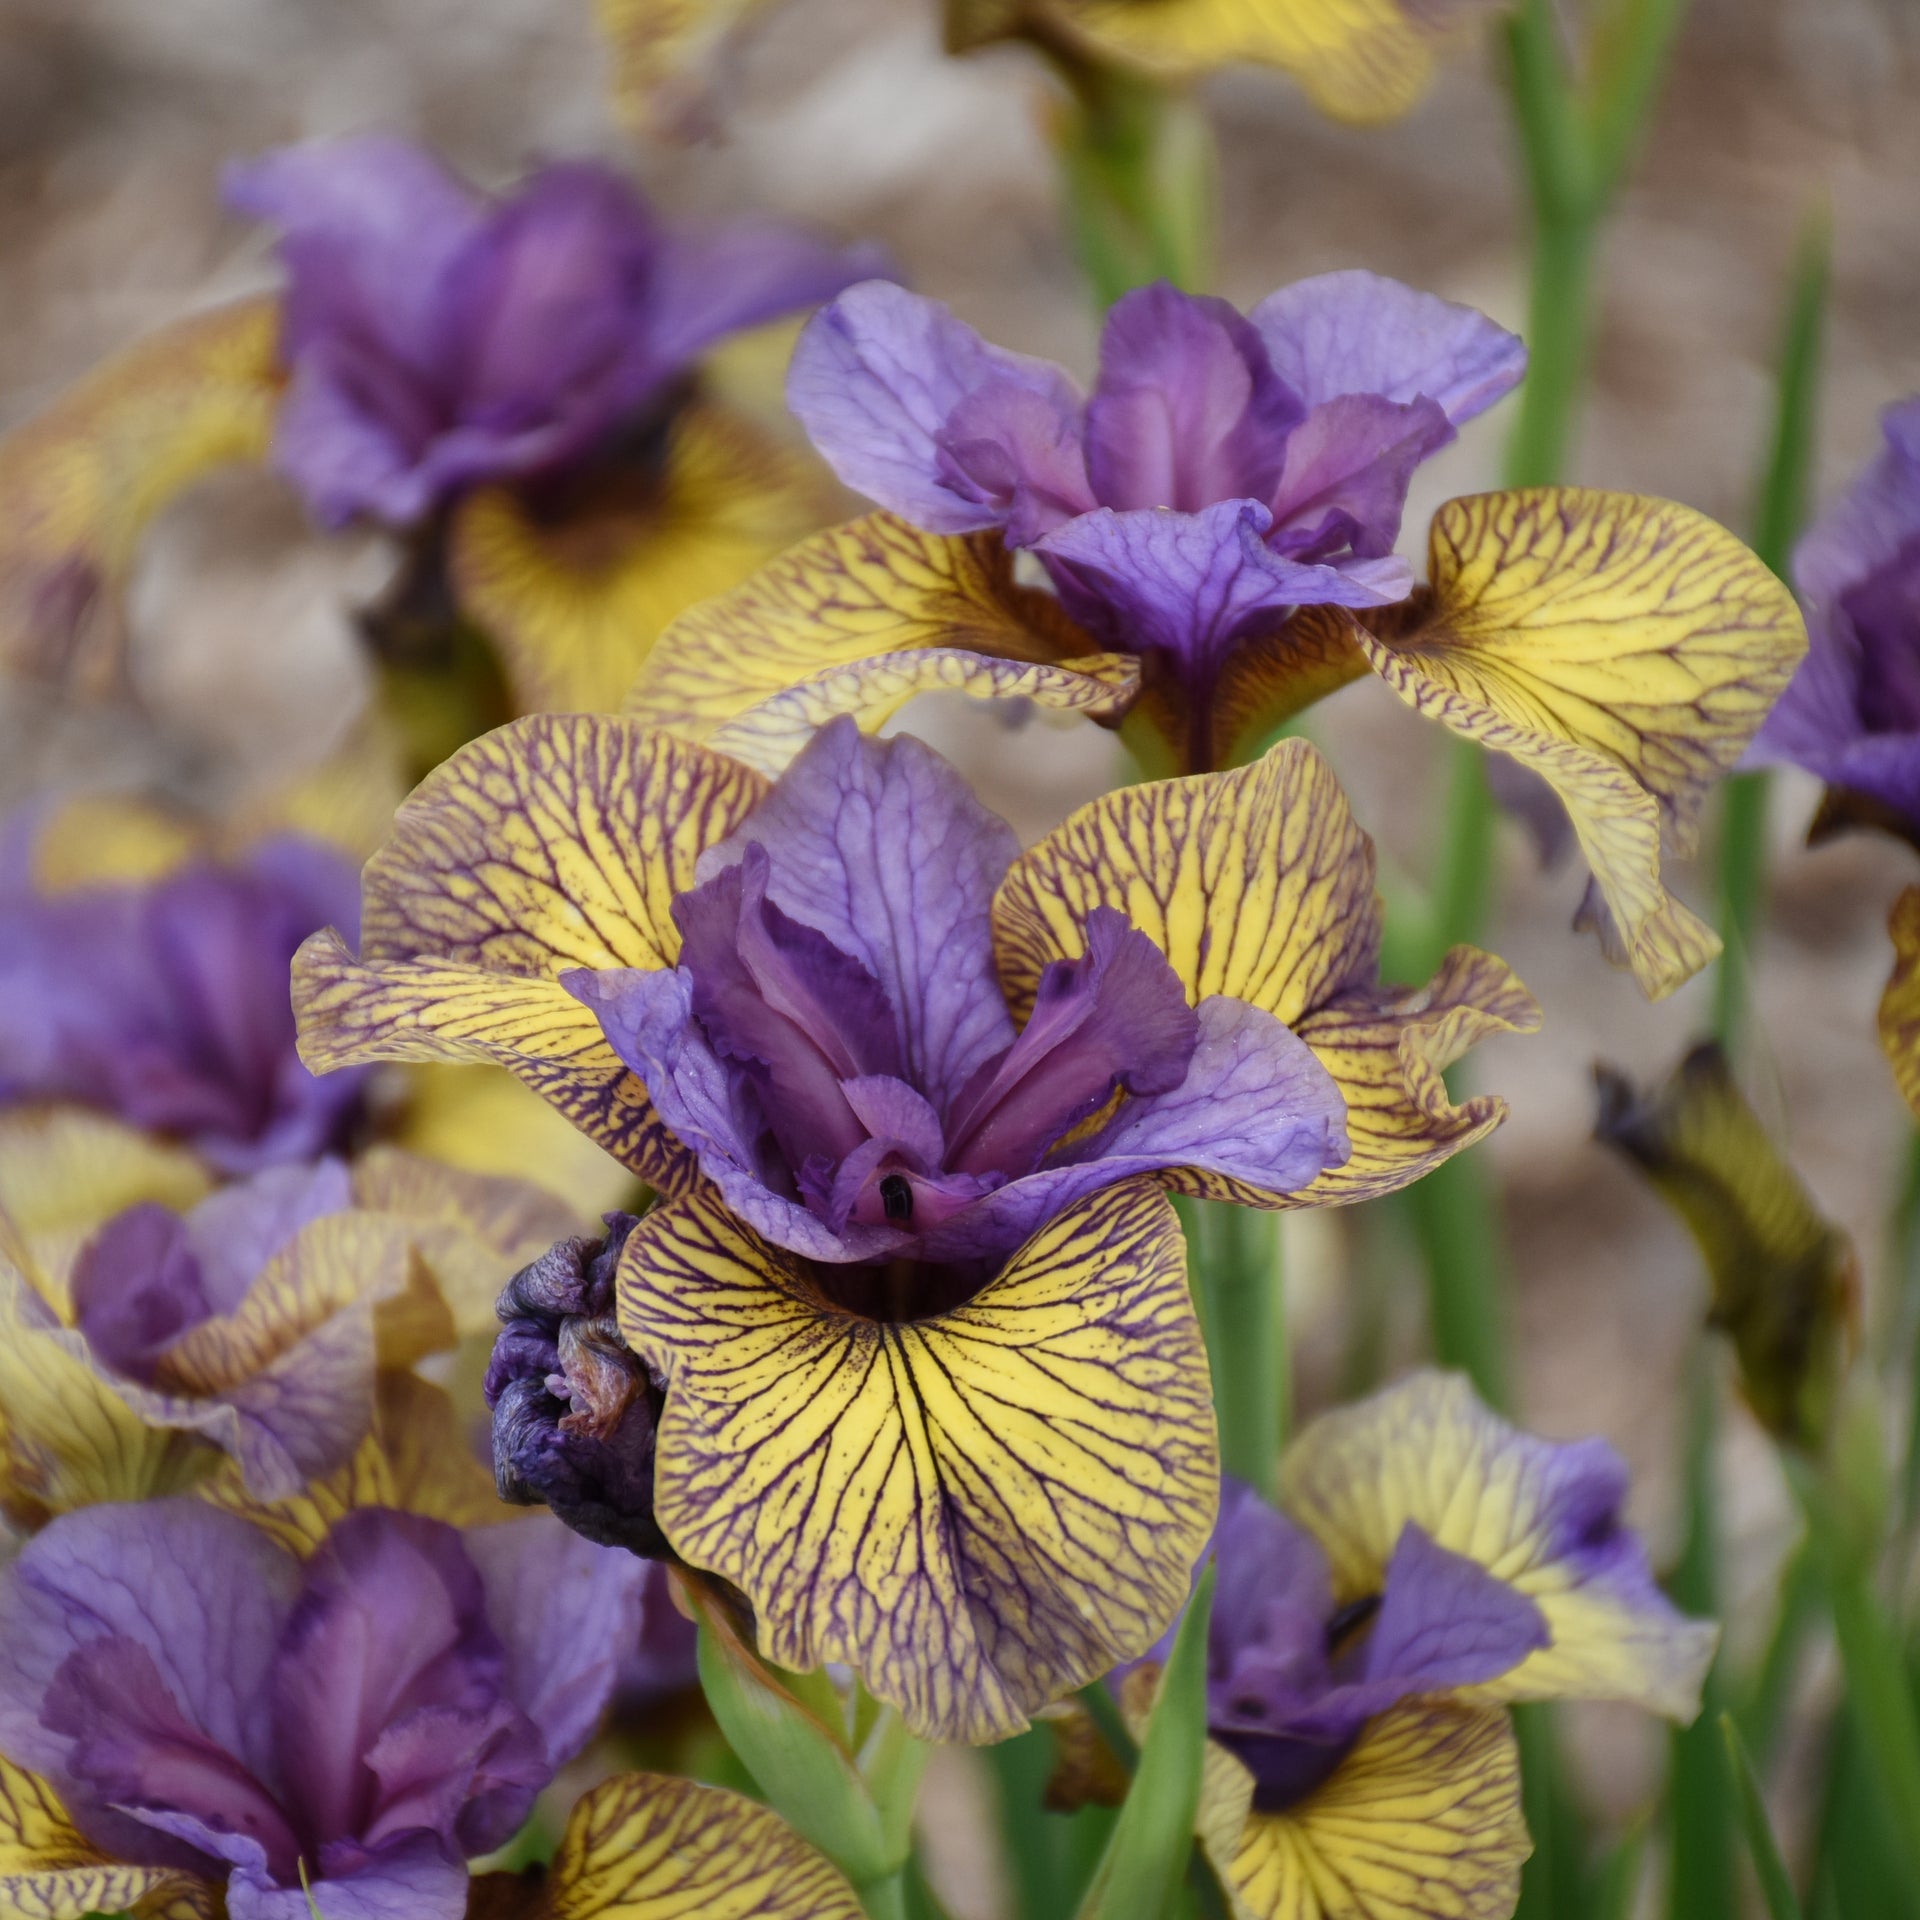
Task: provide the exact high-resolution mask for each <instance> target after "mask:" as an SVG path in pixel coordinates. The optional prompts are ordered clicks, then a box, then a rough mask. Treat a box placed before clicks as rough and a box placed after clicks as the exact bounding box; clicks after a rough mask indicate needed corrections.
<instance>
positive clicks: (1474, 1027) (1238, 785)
mask: <svg viewBox="0 0 1920 1920" xmlns="http://www.w3.org/2000/svg"><path fill="white" fill-rule="evenodd" d="M1373 870H1374V863H1373V844H1372V842H1371V841H1370V840H1369V839H1368V838H1367V836H1366V835H1365V834H1364V833H1363V832H1362V831H1361V830H1360V828H1359V826H1358V825H1357V824H1356V823H1355V821H1354V819H1353V816H1352V814H1351V812H1350V811H1349V810H1348V807H1347V804H1346V800H1345V798H1344V796H1343V795H1342V794H1341V792H1340V788H1339V785H1338V783H1337V782H1336V781H1335V779H1334V777H1333V773H1332V770H1331V769H1330V768H1329V767H1328V766H1327V763H1326V762H1325V760H1324V759H1322V758H1321V756H1320V755H1319V754H1318V753H1317V752H1315V751H1314V749H1313V748H1312V747H1310V746H1308V745H1307V744H1306V743H1305V742H1304V741H1299V740H1286V741H1282V742H1281V743H1280V744H1279V745H1278V746H1276V747H1275V748H1274V749H1273V750H1272V751H1271V752H1270V753H1268V754H1267V755H1266V756H1265V757H1264V758H1262V759H1261V760H1259V761H1257V762H1256V763H1255V764H1254V765H1252V766H1250V767H1244V768H1240V769H1237V770H1236V771H1234V772H1231V773H1221V774H1204V775H1198V776H1194V777H1190V778H1186V779H1179V780H1161V781H1153V782H1149V783H1147V784H1145V785H1141V786H1136V787H1128V788H1124V789H1122V790H1120V791H1118V792H1115V793H1110V794H1106V795H1104V796H1103V797H1102V798H1100V799H1099V800H1096V801H1094V802H1093V803H1092V804H1091V805H1089V806H1086V807H1083V808H1082V809H1081V810H1080V811H1079V812H1078V813H1077V814H1075V815H1074V816H1073V817H1072V818H1071V819H1069V820H1068V821H1067V822H1066V823H1065V824H1064V825H1063V826H1061V827H1059V828H1058V829H1056V830H1055V831H1054V832H1053V833H1051V834H1049V835H1048V836H1047V838H1046V839H1045V840H1043V841H1042V842H1041V843H1040V844H1039V845H1038V846H1036V847H1034V848H1032V849H1031V850H1030V851H1029V852H1027V853H1026V854H1024V855H1022V856H1021V858H1020V859H1019V860H1017V861H1015V863H1014V865H1013V868H1012V869H1011V871H1010V872H1009V873H1008V875H1007V877H1006V879H1005V881H1003V882H1002V884H1001V887H1000V891H999V893H998V895H997V896H996V898H995V901H994V939H995V948H996V951H997V953H998V955H999V959H1000V971H1001V975H1002V978H1003V980H1004V981H1005V983H1006V986H1007V990H1008V999H1009V1001H1010V1003H1011V1004H1012V1005H1013V1006H1014V1007H1015V1009H1016V1011H1017V1012H1023V1011H1025V1010H1026V1009H1027V1008H1029V1007H1030V1006H1031V1005H1032V1001H1033V995H1034V991H1035V989H1036V987H1037V986H1038V983H1039V979H1040V975H1041V973H1042V972H1043V970H1044V969H1045V968H1046V966H1047V965H1048V964H1049V963H1050V962H1052V961H1054V960H1057V959H1061V958H1064V957H1068V956H1071V955H1075V954H1078V953H1079V951H1080V949H1081V941H1082V935H1081V929H1082V927H1083V926H1084V925H1085V923H1086V918H1087V915H1088V914H1089V913H1091V912H1092V911H1093V909H1094V908H1096V907H1099V906H1110V907H1117V908H1119V909H1120V910H1121V911H1122V912H1124V913H1125V914H1126V916H1127V918H1128V919H1129V920H1130V921H1131V922H1132V924H1133V925H1134V926H1135V927H1137V928H1139V929H1140V931H1141V932H1143V933H1144V934H1146V936H1147V937H1148V938H1149V939H1150V940H1152V941H1153V942H1154V944H1155V945H1156V946H1158V947H1159V948H1160V950H1161V951H1162V952H1163V953H1164V954H1165V955H1166V956H1167V959H1168V960H1169V961H1170V962H1171V964H1172V966H1173V969H1174V971H1175V973H1176V974H1178V975H1179V977H1180V980H1181V982H1182V984H1183V985H1184V986H1185V987H1186V989H1187V994H1188V998H1189V999H1190V1000H1192V1001H1194V1002H1196V1003H1197V1002H1199V1001H1200V1000H1202V999H1204V998H1205V997H1206V996H1208V995H1209V994H1231V995H1233V996H1234V997H1235V998H1238V999H1242V1000H1246V1001H1248V1002H1250V1003H1251V1004H1252V1005H1254V1006H1256V1007H1259V1008H1261V1009H1262V1010H1263V1011H1265V1012H1268V1013H1271V1014H1273V1015H1274V1016H1275V1017H1276V1018H1277V1019H1280V1020H1283V1021H1285V1022H1286V1023H1287V1025H1289V1026H1290V1027H1292V1028H1293V1029H1294V1030H1295V1031H1296V1032H1297V1033H1298V1034H1299V1035H1300V1037H1301V1038H1302V1039H1303V1040H1305V1041H1306V1042H1307V1044H1308V1045H1309V1046H1310V1047H1312V1048H1313V1049H1314V1052H1315V1053H1316V1055H1317V1056H1318V1058H1319V1059H1320V1061H1321V1064H1322V1065H1323V1066H1325V1067H1326V1068H1327V1070H1328V1071H1329V1072H1330V1073H1331V1074H1332V1075H1333V1078H1334V1080H1335V1082H1336V1084H1337V1085H1338V1086H1339V1088H1340V1091H1341V1093H1342V1094H1343V1096H1344V1097H1345V1099H1346V1101H1347V1108H1348V1131H1349V1134H1350V1137H1351V1139H1352V1142H1353V1154H1352V1157H1351V1158H1350V1159H1349V1160H1348V1161H1347V1162H1346V1164H1345V1165H1344V1166H1342V1167H1339V1168H1335V1169H1332V1170H1330V1171H1329V1172H1326V1173H1323V1174H1321V1175H1320V1177H1319V1178H1318V1179H1317V1180H1315V1181H1314V1182H1313V1184H1312V1185H1310V1186H1308V1187H1306V1188H1304V1189H1303V1190H1302V1191H1301V1192H1299V1193H1297V1194H1293V1195H1286V1196H1280V1195H1273V1194H1266V1193H1261V1192H1256V1191H1254V1190H1252V1189H1247V1188H1244V1187H1242V1186H1241V1185H1239V1184H1238V1183H1235V1182H1228V1181H1223V1180H1220V1179H1218V1178H1215V1177H1210V1176H1192V1175H1180V1176H1176V1180H1177V1183H1178V1184H1180V1185H1181V1186H1182V1187H1183V1188H1185V1189H1187V1190H1192V1191H1200V1192H1205V1193H1210V1194H1215V1195H1217V1196H1219V1197H1223V1198H1230V1199H1235V1200H1239V1201H1242V1202H1250V1203H1253V1204H1260V1205H1274V1204H1282V1205H1308V1206H1320V1205H1329V1204H1336V1203H1340V1202H1345V1201H1351V1200H1361V1199H1367V1198H1371V1197H1373V1196H1375V1195H1377V1194H1380V1193H1386V1192H1390V1191H1392V1190H1393V1189H1394V1188H1395V1187H1400V1186H1404V1185H1406V1184H1407V1183H1408V1182H1410V1181H1412V1180H1415V1179H1418V1178H1419V1177H1420V1175H1421V1174H1423V1173H1425V1172H1427V1171H1429V1170H1430V1169H1431V1168H1432V1167H1434V1166H1437V1165H1438V1164H1439V1163H1440V1161H1442V1160H1444V1159H1446V1158H1447V1157H1448V1156H1449V1155H1451V1154H1453V1153H1457V1152H1458V1151H1460V1149H1461V1148H1463V1147H1466V1146H1470V1145H1471V1144H1472V1143H1473V1142H1474V1141H1476V1140H1478V1139H1480V1138H1481V1137H1482V1136H1483V1135H1485V1134H1486V1133H1488V1132H1490V1131H1491V1130H1492V1129H1493V1128H1494V1127H1495V1126H1497V1125H1498V1124H1499V1122H1500V1120H1501V1119H1502V1117H1503V1116H1504V1114H1505V1112H1506V1105H1505V1102H1504V1101H1501V1100H1499V1099H1497V1098H1495V1097H1493V1096H1490V1095H1483V1096H1479V1097H1477V1098H1475V1099H1473V1100H1470V1101H1467V1102H1465V1103H1463V1104H1459V1105H1456V1104H1455V1103H1454V1102H1453V1101H1452V1100H1451V1099H1450V1097H1449V1096H1448V1094H1447V1091H1446V1087H1445V1084H1444V1082H1443V1081H1442V1080H1441V1078H1440V1074H1441V1070H1442V1069H1443V1068H1445V1067H1446V1066H1448V1065H1450V1064H1451V1063H1452V1061H1453V1060H1455V1059H1456V1058H1458V1057H1459V1055H1460V1054H1461V1053H1462V1052H1464V1051H1465V1050H1466V1048H1467V1047H1468V1046H1470V1045H1472V1044H1473V1042H1474V1041H1475V1040H1478V1039H1480V1038H1483V1037H1486V1036H1488V1035H1491V1034H1494V1033H1498V1032H1516V1031H1517V1032H1527V1031H1530V1030H1531V1029H1532V1028H1534V1027H1535V1026H1537V1025H1538V1024H1539V1009H1538V1007H1537V1006H1536V1005H1535V1004H1534V1001H1533V998H1532V996H1531V995H1530V994H1529V993H1528V992H1527V991H1526V989H1525V988H1524V987H1522V986H1521V984H1520V983H1519V981H1518V980H1516V979H1515V978H1514V977H1513V974H1512V973H1511V972H1510V971H1509V970H1508V968H1507V967H1506V966H1505V964H1504V963H1503V962H1501V961H1499V960H1496V959H1495V958H1493V956H1492V955H1490V954H1484V953H1480V952H1478V951H1477V950H1476V949H1474V948H1471V947H1459V948H1456V949H1455V950H1454V951H1453V952H1452V953H1451V954H1449V955H1448V956H1447V959H1446V960H1445V962H1444V963H1443V964H1442V967H1441V971H1440V973H1439V974H1438V975H1437V976H1436V977H1435V979H1434V980H1433V981H1432V982H1431V983H1430V984H1429V985H1428V986H1427V987H1425V988H1423V989H1412V990H1409V989H1388V988H1381V987H1379V986H1378V985H1377V984H1376V983H1375V980H1374V974H1375V970H1376V965H1377V959H1378V954H1379V947H1380V923H1381V909H1380V902H1379V898H1378V896H1377V895H1376V894H1375V892H1374V887H1373Z"/></svg>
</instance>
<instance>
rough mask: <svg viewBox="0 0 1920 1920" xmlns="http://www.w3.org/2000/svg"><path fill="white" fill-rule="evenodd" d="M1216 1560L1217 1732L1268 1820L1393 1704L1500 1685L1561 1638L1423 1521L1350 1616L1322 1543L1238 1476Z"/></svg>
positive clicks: (1211, 1702)
mask: <svg viewBox="0 0 1920 1920" xmlns="http://www.w3.org/2000/svg"><path fill="white" fill-rule="evenodd" d="M1213 1556H1214V1560H1215V1564H1216V1565H1217V1567H1218V1569H1219V1571H1218V1585H1217V1587H1216V1589H1215V1593H1214V1601H1213V1615H1212V1619H1211V1621H1210V1622H1209V1628H1208V1639H1207V1725H1208V1731H1209V1732H1210V1733H1211V1734H1212V1736H1213V1738H1214V1739H1216V1740H1218V1741H1219V1742H1220V1743H1221V1745H1223V1746H1225V1747H1226V1748H1228V1749H1229V1750H1230V1751H1231V1752H1233V1753H1234V1754H1236V1755H1237V1756H1238V1757H1239V1759H1240V1760H1241V1761H1242V1762H1243V1763H1244V1764H1245V1765H1246V1766H1247V1768H1248V1769H1249V1770H1250V1771H1251V1773H1252V1774H1253V1777H1254V1805H1255V1806H1256V1807H1257V1808H1259V1809H1261V1810H1262V1811H1264V1812H1270V1813H1272V1812H1279V1811H1281V1810H1283V1809H1284V1808H1286V1807H1290V1806H1292V1805H1294V1804H1295V1803H1296V1802H1297V1801H1299V1800H1302V1799H1304V1798H1305V1797H1306V1795H1307V1794H1309V1793H1311V1792H1312V1791H1313V1789H1314V1788H1315V1787H1317V1786H1319V1785H1320V1784H1321V1782H1322V1781H1324V1780H1326V1779H1327V1778H1328V1777H1329V1775H1331V1774H1332V1773H1333V1771H1334V1769H1335V1768H1336V1767H1338V1765H1339V1764H1340V1761H1341V1759H1342V1758H1343V1757H1344V1756H1345V1754H1346V1753H1347V1752H1348V1750H1349V1749H1350V1748H1351V1747H1352V1746H1353V1743H1354V1742H1355V1741H1356V1740H1357V1739H1358V1738H1359V1736H1360V1732H1361V1730H1362V1728H1364V1727H1365V1725H1366V1723H1367V1722H1368V1721H1369V1720H1371V1719H1373V1718H1375V1717H1376V1716H1377V1715H1379V1714H1382V1713H1384V1712H1386V1711H1387V1709H1388V1708H1389V1707H1394V1706H1397V1705H1399V1703H1400V1702H1401V1701H1403V1700H1407V1699H1412V1698H1414V1697H1415V1696H1417V1695H1420V1694H1429V1693H1445V1692H1448V1691H1450V1690H1452V1689H1453V1688H1456V1687H1467V1686H1476V1685H1479V1684H1481V1683H1483V1682H1486V1681H1490V1680H1497V1679H1498V1678H1499V1677H1500V1676H1501V1675H1502V1674H1505V1673H1510V1672H1512V1670H1513V1669H1514V1668H1515V1667H1517V1666H1519V1665H1520V1663H1521V1662H1522V1661H1523V1660H1525V1659H1526V1657H1527V1656H1528V1655H1529V1654H1530V1653H1533V1652H1535V1651H1537V1650H1538V1649H1539V1648H1541V1647H1544V1646H1546V1645H1547V1644H1548V1641H1549V1638H1550V1636H1549V1633H1548V1630H1547V1624H1546V1620H1545V1618H1544V1617H1543V1615H1542V1614H1541V1611H1540V1609H1539V1608H1538V1607H1537V1606H1536V1605H1535V1604H1534V1603H1533V1602H1532V1601H1531V1600H1529V1599H1528V1598H1527V1597H1526V1596H1525V1595H1524V1594H1521V1593H1518V1592H1516V1591H1515V1590H1514V1589H1513V1588H1512V1587H1509V1586H1508V1585H1506V1583H1505V1582H1504V1581H1501V1580H1498V1579H1496V1578H1495V1577H1494V1576H1493V1575H1492V1574H1491V1573H1489V1572H1488V1571H1487V1570H1486V1569H1485V1568H1484V1567H1482V1566H1480V1565H1479V1564H1478V1562H1476V1561H1473V1560H1469V1559H1467V1558H1466V1557H1465V1556H1464V1555H1461V1554H1457V1553H1450V1552H1448V1551H1447V1550H1446V1549H1445V1548H1443V1547H1440V1546H1437V1545H1435V1543H1434V1542H1433V1540H1432V1539H1431V1538H1429V1536H1428V1535H1427V1534H1426V1533H1425V1532H1424V1531H1423V1530H1422V1529H1421V1528H1420V1527H1418V1526H1416V1525H1414V1524H1413V1523H1412V1522H1411V1521H1409V1522H1408V1523H1407V1525H1406V1526H1405V1527H1404V1528H1403V1529H1402V1530H1401V1534H1400V1538H1399V1541H1398V1543H1397V1544H1396V1545H1395V1547H1394V1550H1393V1556H1392V1559H1391V1560H1390V1561H1389V1563H1388V1565H1387V1570H1386V1578H1385V1579H1384V1581H1383V1582H1382V1583H1381V1588H1380V1591H1379V1593H1378V1594H1371V1595H1367V1596H1365V1597H1364V1598H1362V1599H1361V1600H1359V1601H1356V1602H1354V1603H1352V1604H1350V1605H1348V1606H1346V1607H1340V1608H1336V1607H1335V1605H1334V1600H1333V1583H1332V1579H1331V1577H1330V1575H1329V1572H1328V1568H1327V1557H1326V1555H1325V1553H1324V1552H1322V1550H1321V1548H1320V1545H1319V1543H1318V1542H1317V1541H1316V1540H1315V1539H1314V1538H1313V1536H1312V1535H1311V1534H1310V1533H1307V1532H1306V1531H1305V1530H1304V1529H1302V1528H1300V1527H1297V1526H1295V1525H1294V1523H1293V1522H1292V1521H1291V1520H1289V1519H1287V1518H1286V1517H1285V1516H1284V1515H1283V1514H1280V1513H1276V1512H1275V1511H1274V1509H1273V1508H1271V1507H1269V1506H1267V1505H1266V1504H1265V1503H1264V1502H1263V1501H1262V1500H1261V1499H1260V1498H1259V1496H1258V1495H1257V1494H1255V1493H1254V1491H1253V1489H1252V1488H1251V1487H1248V1486H1246V1485H1244V1484H1242V1483H1241V1482H1239V1481H1236V1480H1228V1481H1227V1482H1225V1483H1224V1485H1223V1486H1222V1489H1221V1498H1220V1520H1219V1524H1218V1526H1217V1527H1216V1529H1215V1532H1214V1543H1213ZM1158 1654H1159V1657H1162V1658H1164V1644H1163V1647H1162V1648H1161V1649H1160V1650H1158Z"/></svg>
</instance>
